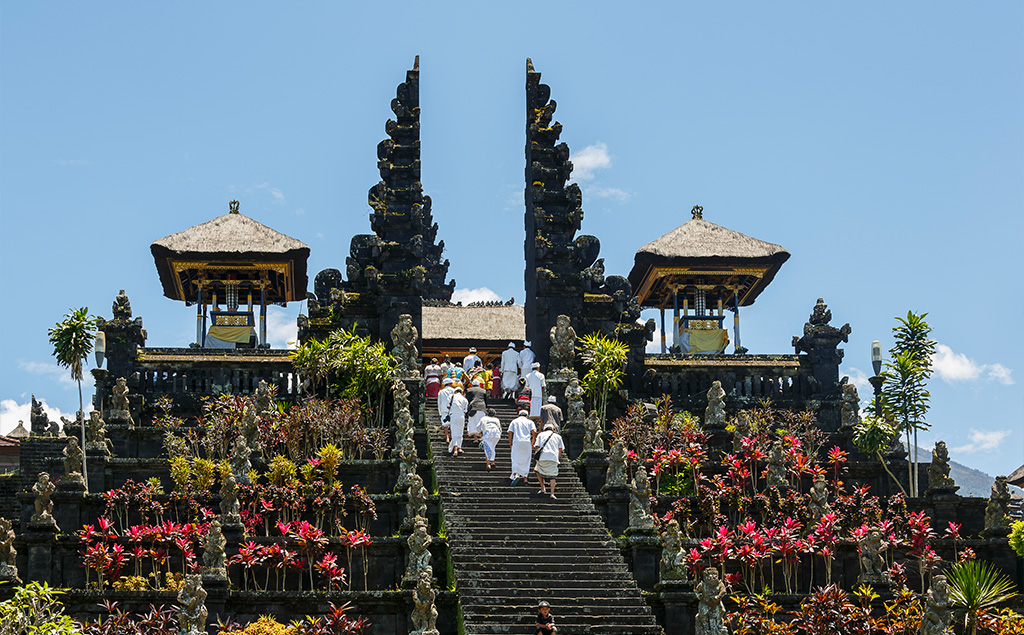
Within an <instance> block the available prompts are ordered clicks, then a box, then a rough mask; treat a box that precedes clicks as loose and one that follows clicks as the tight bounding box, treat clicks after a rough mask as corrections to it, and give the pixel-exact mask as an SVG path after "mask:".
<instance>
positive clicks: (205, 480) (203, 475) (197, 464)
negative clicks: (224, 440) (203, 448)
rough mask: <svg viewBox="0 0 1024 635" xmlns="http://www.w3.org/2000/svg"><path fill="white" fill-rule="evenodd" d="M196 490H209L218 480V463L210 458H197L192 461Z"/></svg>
mask: <svg viewBox="0 0 1024 635" xmlns="http://www.w3.org/2000/svg"><path fill="white" fill-rule="evenodd" d="M192 467H193V474H194V478H195V486H196V490H197V491H200V492H209V491H210V490H212V489H213V484H214V483H215V482H216V481H217V464H216V463H214V462H213V461H211V460H210V459H196V460H195V461H194V462H193V463H192Z"/></svg>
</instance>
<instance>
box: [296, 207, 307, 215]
mask: <svg viewBox="0 0 1024 635" xmlns="http://www.w3.org/2000/svg"><path fill="white" fill-rule="evenodd" d="M305 213H306V210H305V208H302V207H300V208H299V209H297V210H295V215H296V216H302V215H303V214H305Z"/></svg>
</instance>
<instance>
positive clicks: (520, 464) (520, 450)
mask: <svg viewBox="0 0 1024 635" xmlns="http://www.w3.org/2000/svg"><path fill="white" fill-rule="evenodd" d="M528 415H529V412H528V411H527V410H526V409H525V408H523V409H520V410H519V416H518V417H516V418H515V419H513V420H512V423H510V424H508V444H509V445H510V446H511V447H512V476H510V477H509V478H511V479H512V480H513V481H514V480H515V479H517V478H519V477H523V478H524V479H525V478H527V477H528V476H529V474H530V459H531V458H532V456H533V452H532V449H533V442H534V440H535V439H536V438H537V425H536V424H534V423H533V420H532V419H530V417H529V416H528Z"/></svg>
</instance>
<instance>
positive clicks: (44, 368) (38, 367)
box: [18, 361, 92, 386]
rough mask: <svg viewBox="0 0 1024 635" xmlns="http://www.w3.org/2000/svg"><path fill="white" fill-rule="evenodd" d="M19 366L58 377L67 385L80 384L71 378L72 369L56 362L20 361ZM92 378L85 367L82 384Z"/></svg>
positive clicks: (35, 372) (25, 369) (31, 371)
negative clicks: (62, 366)
mask: <svg viewBox="0 0 1024 635" xmlns="http://www.w3.org/2000/svg"><path fill="white" fill-rule="evenodd" d="M18 368H20V369H21V370H23V371H25V372H26V373H30V374H32V375H44V376H49V377H52V378H53V379H56V380H57V381H59V382H60V383H61V384H63V385H65V386H78V383H77V382H76V381H75V380H73V379H71V371H70V370H68V369H67V368H61V367H60V366H58V365H57V364H56V363H55V362H49V363H48V362H25V361H19V362H18ZM91 379H92V377H91V375H90V374H89V373H88V372H86V371H85V370H84V369H83V370H82V385H83V386H84V385H85V384H86V383H89V381H90V380H91Z"/></svg>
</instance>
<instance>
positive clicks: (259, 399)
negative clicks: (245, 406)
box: [252, 379, 275, 417]
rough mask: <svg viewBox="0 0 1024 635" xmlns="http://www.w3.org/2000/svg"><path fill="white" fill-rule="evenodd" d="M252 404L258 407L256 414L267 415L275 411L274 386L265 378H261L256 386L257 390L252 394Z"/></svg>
mask: <svg viewBox="0 0 1024 635" xmlns="http://www.w3.org/2000/svg"><path fill="white" fill-rule="evenodd" d="M252 404H253V406H255V408H256V414H257V415H259V416H260V417H265V416H267V415H271V414H273V413H274V411H275V408H274V388H271V387H270V384H268V383H267V382H266V381H265V380H263V379H261V380H260V383H259V384H258V385H257V386H256V392H255V393H253V396H252Z"/></svg>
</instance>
